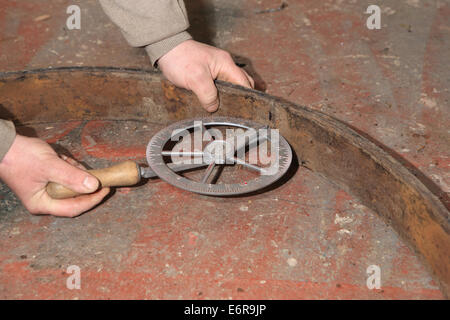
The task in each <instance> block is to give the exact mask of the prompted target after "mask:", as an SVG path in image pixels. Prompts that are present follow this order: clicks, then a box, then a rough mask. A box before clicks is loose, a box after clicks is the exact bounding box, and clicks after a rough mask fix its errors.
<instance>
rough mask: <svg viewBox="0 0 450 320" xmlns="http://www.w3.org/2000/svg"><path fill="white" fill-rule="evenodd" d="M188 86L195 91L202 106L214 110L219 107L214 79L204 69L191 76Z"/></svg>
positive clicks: (207, 109)
mask: <svg viewBox="0 0 450 320" xmlns="http://www.w3.org/2000/svg"><path fill="white" fill-rule="evenodd" d="M189 88H190V89H191V90H192V91H193V92H194V93H195V95H196V96H197V98H198V100H199V101H200V103H201V104H202V106H203V108H205V109H206V111H208V112H214V111H216V110H217V108H218V107H219V98H218V96H217V88H216V85H215V84H214V80H213V78H212V76H211V74H210V73H209V72H207V71H206V70H204V71H202V72H200V73H199V74H197V75H195V76H193V77H192V79H191V80H190V84H189Z"/></svg>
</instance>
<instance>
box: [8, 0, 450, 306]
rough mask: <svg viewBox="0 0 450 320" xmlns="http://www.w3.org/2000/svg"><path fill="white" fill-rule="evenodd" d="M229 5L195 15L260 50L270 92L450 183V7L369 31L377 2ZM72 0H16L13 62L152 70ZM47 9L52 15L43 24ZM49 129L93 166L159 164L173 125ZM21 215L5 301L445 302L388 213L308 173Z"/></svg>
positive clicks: (235, 48) (255, 52)
mask: <svg viewBox="0 0 450 320" xmlns="http://www.w3.org/2000/svg"><path fill="white" fill-rule="evenodd" d="M214 3H215V5H216V8H218V9H219V10H218V11H215V12H209V11H207V10H206V9H203V10H200V9H201V4H200V2H192V4H191V6H192V7H193V9H197V10H195V11H194V14H193V16H192V18H191V20H193V19H195V18H198V19H202V18H204V17H205V16H207V17H211V16H215V17H216V21H215V27H214V28H216V30H215V32H211V33H212V34H214V35H215V37H214V39H213V40H214V41H215V42H216V43H217V44H219V45H220V46H222V47H224V48H226V49H228V50H230V51H231V52H233V53H234V54H236V55H238V56H241V57H245V58H248V59H249V60H250V61H251V68H252V69H253V70H251V71H253V72H256V73H257V74H258V75H259V77H260V78H261V79H262V80H263V81H264V82H265V84H266V87H267V89H268V92H269V93H271V94H273V95H277V96H282V97H284V98H286V99H288V100H291V101H294V102H296V103H299V104H304V105H308V106H310V107H312V108H315V109H319V110H322V111H324V112H327V113H329V114H331V115H333V116H335V117H338V118H339V119H342V120H343V121H345V122H347V123H349V124H350V125H352V126H354V127H355V128H357V129H358V130H360V131H362V132H364V133H365V134H369V135H371V136H372V137H374V138H375V139H377V140H378V141H379V142H380V143H381V144H384V145H385V146H387V147H389V148H391V149H392V150H394V151H396V152H397V153H398V154H399V155H401V156H402V157H404V158H405V159H406V160H408V161H409V162H410V163H411V165H412V166H415V167H416V168H418V169H420V170H421V171H422V172H423V173H424V174H425V175H426V176H428V177H429V178H430V179H431V180H432V181H433V182H434V183H435V184H436V185H437V186H438V187H439V188H440V189H441V190H443V191H446V192H449V189H448V186H449V185H450V175H449V168H450V144H449V142H448V141H449V132H448V128H449V123H450V119H449V112H448V106H449V102H448V101H449V91H448V83H447V80H448V76H449V74H448V72H449V71H448V70H449V69H448V67H447V68H446V66H447V65H448V56H449V54H450V51H449V50H450V42H449V41H450V40H449V39H450V37H449V29H448V23H447V21H449V18H450V9H449V6H448V4H445V3H443V4H441V6H440V7H436V4H435V3H433V4H431V3H430V4H422V2H420V4H419V6H418V7H414V6H412V5H408V4H406V3H403V2H401V3H400V2H398V1H386V2H383V5H382V10H384V11H383V19H382V21H383V22H382V24H383V27H382V29H381V30H376V31H370V30H367V29H366V28H365V19H366V18H367V15H365V14H364V12H365V9H366V8H367V6H368V4H369V2H367V3H360V2H358V3H353V2H350V1H344V2H342V3H340V4H339V5H338V4H337V3H336V1H321V2H318V1H289V5H288V7H287V8H285V9H284V10H282V11H278V12H273V13H267V14H256V13H255V10H260V9H267V8H272V7H274V3H273V1H268V0H264V1H256V0H252V1H239V0H232V1H215V2H214ZM70 4H71V3H70ZM67 5H69V2H64V1H62V2H61V3H58V4H57V5H56V4H54V5H52V6H51V7H46V6H41V3H40V2H39V1H26V2H23V1H3V2H2V3H1V4H0V26H1V27H0V39H1V40H0V70H1V71H6V70H8V71H9V70H17V69H23V68H37V67H48V66H49V65H56V64H58V65H78V64H81V63H83V64H87V65H114V66H132V67H138V68H139V67H141V68H149V64H148V61H147V59H146V58H145V55H144V54H143V52H142V51H141V50H138V49H130V48H129V47H128V46H127V44H126V42H125V41H124V40H123V39H122V37H121V35H120V33H119V32H118V31H117V29H115V27H114V26H113V25H112V24H111V23H110V22H109V21H108V20H107V18H106V17H105V16H104V15H103V14H102V13H101V10H100V8H99V7H98V4H97V3H96V2H94V1H92V2H85V3H84V4H82V6H83V8H84V9H86V11H85V13H84V14H85V15H86V16H85V19H84V20H83V21H84V22H83V29H82V31H81V32H75V33H70V32H69V33H67V31H64V30H63V27H64V24H65V17H66V15H65V8H66V7H67ZM388 9H390V10H388ZM205 10H206V11H205ZM392 12H394V13H392ZM43 14H50V15H51V18H50V19H47V20H45V21H41V22H39V23H35V22H33V19H34V18H35V17H37V16H39V15H43ZM409 25H411V26H410V27H409ZM194 26H195V24H194ZM46 28H49V30H48V31H46ZM205 30H206V29H205V28H204V27H202V30H195V28H194V30H192V33H193V34H194V36H195V35H196V33H198V34H202V35H204V34H205ZM409 30H410V31H411V32H409ZM206 31H207V30H206ZM58 39H61V40H58ZM82 46H84V47H82ZM49 50H52V51H55V52H57V55H55V54H52V53H50V54H49V52H50V51H49ZM77 55H78V56H77ZM57 61H59V62H58V63H56V62H57ZM249 67H250V66H248V67H247V68H249ZM49 126H50V125H49ZM49 126H47V125H45V126H42V127H41V128H38V133H39V135H40V137H42V138H44V139H46V140H47V141H48V142H50V143H54V142H57V141H59V144H61V145H62V146H63V147H65V148H66V149H68V151H69V152H70V153H71V154H72V155H73V156H74V157H75V158H77V159H78V160H81V161H85V162H87V163H88V164H90V165H91V167H101V166H104V165H107V164H108V163H111V162H116V161H121V160H125V159H135V160H139V161H142V162H144V161H143V159H144V157H145V147H146V143H147V141H148V139H149V138H150V137H151V136H152V135H153V134H154V133H155V132H156V131H158V130H159V129H160V127H158V126H153V125H149V127H148V128H143V127H142V124H133V123H127V124H117V123H114V122H109V121H91V122H87V123H78V122H77V123H75V122H72V123H67V124H63V125H59V124H58V125H52V126H53V128H51V129H46V127H49ZM2 201H9V202H10V203H12V205H15V206H18V204H17V203H16V202H14V200H13V199H2ZM20 212H21V214H20V215H19V216H17V217H10V216H9V215H8V212H2V214H3V215H4V216H3V217H2V218H3V219H4V220H3V222H0V243H1V248H2V250H0V251H1V252H0V298H8V299H14V298H26V299H36V298H44V299H52V298H65V299H72V298H79V299H95V298H103V299H115V298H126V299H134V298H148V299H174V298H175V299H176V298H188V299H208V298H209V299H211V298H220V299H227V298H229V297H231V298H235V299H238V298H241V299H259V298H263V299H268V298H272V299H335V298H336V299H355V298H356V299H360V298H361V299H439V298H442V295H441V293H440V292H439V290H438V288H437V286H436V283H435V282H434V281H433V280H432V279H431V277H430V276H429V274H428V273H427V271H426V269H425V267H424V266H423V265H422V264H421V263H420V262H419V261H418V259H417V257H416V256H415V255H414V253H413V252H412V251H411V250H410V249H409V248H407V247H406V246H405V245H404V244H403V243H402V242H401V241H400V240H399V238H398V237H397V236H396V235H395V233H394V232H393V231H392V230H391V229H390V228H389V227H387V226H386V225H384V223H383V222H382V221H381V219H379V218H378V217H377V216H375V215H374V213H373V212H371V211H369V210H368V209H367V208H365V207H363V206H361V205H360V204H359V202H358V200H357V199H354V198H353V197H352V196H351V195H348V194H347V193H345V192H344V191H342V190H339V189H338V188H336V187H334V186H333V185H331V184H330V183H329V182H327V181H325V180H323V179H322V178H320V177H317V176H315V175H314V174H312V173H311V172H309V171H308V170H306V169H304V168H300V169H299V171H298V172H297V174H296V175H295V176H294V177H293V178H292V179H291V180H290V181H289V182H288V183H286V184H285V185H283V186H282V187H281V188H278V189H276V190H272V191H270V192H268V193H266V194H264V195H258V196H254V197H244V198H238V199H227V200H224V199H215V198H208V197H202V196H198V195H193V194H190V193H188V192H185V191H182V190H178V189H176V188H175V187H172V186H170V185H167V184H166V183H164V182H162V181H160V180H157V179H155V180H151V181H148V182H147V183H146V184H144V185H141V186H138V187H134V188H120V189H118V190H117V192H116V193H115V194H114V195H113V196H112V197H111V198H110V199H109V200H108V201H107V202H106V203H104V204H103V205H102V206H101V207H99V208H97V209H96V210H94V211H93V212H89V213H87V214H85V215H83V216H82V217H80V218H77V219H74V220H63V219H55V218H52V217H31V216H30V215H29V214H28V213H27V212H25V210H22V211H20ZM72 264H74V265H79V266H80V267H81V270H82V290H79V291H75V290H74V291H71V290H68V289H67V288H66V286H65V282H66V279H67V277H68V276H69V275H68V274H66V273H65V272H66V268H67V267H68V266H69V265H72ZM371 264H377V265H380V267H381V269H382V289H381V290H375V291H371V290H368V289H367V287H366V285H365V281H366V279H367V274H366V268H367V267H368V266H369V265H371Z"/></svg>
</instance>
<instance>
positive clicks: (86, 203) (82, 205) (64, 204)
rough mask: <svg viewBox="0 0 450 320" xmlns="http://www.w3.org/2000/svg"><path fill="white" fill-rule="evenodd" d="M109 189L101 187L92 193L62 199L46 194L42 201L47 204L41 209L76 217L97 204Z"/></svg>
mask: <svg viewBox="0 0 450 320" xmlns="http://www.w3.org/2000/svg"><path fill="white" fill-rule="evenodd" d="M109 191H110V189H109V188H103V189H101V190H99V191H97V192H95V193H92V194H88V195H82V196H78V197H75V198H71V199H64V200H55V199H52V198H51V197H50V196H48V195H46V196H47V199H46V201H44V203H45V202H46V203H47V205H46V207H45V208H44V209H42V210H41V211H42V213H45V214H51V215H54V216H59V217H76V216H79V215H80V214H82V213H83V212H86V211H88V210H90V209H92V208H93V207H95V206H96V205H97V204H99V203H100V202H101V201H102V200H103V198H104V197H105V196H106V195H107V194H108V193H109Z"/></svg>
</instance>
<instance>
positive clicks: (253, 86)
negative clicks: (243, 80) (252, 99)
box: [241, 69, 255, 89]
mask: <svg viewBox="0 0 450 320" xmlns="http://www.w3.org/2000/svg"><path fill="white" fill-rule="evenodd" d="M241 70H242V71H243V72H244V74H245V76H246V77H247V80H248V81H249V82H250V85H251V86H252V89H255V80H253V78H252V77H251V76H250V75H249V74H248V72H247V71H245V70H244V69H241Z"/></svg>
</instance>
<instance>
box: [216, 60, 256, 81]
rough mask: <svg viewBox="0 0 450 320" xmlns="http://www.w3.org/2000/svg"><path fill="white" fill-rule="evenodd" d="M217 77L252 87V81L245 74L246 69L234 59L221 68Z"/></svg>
mask: <svg viewBox="0 0 450 320" xmlns="http://www.w3.org/2000/svg"><path fill="white" fill-rule="evenodd" d="M217 78H218V79H219V80H224V81H228V82H231V83H234V84H238V85H240V86H243V87H246V88H251V83H250V81H249V79H248V78H247V76H246V75H245V73H244V70H242V69H241V68H239V67H238V66H236V65H235V64H234V62H233V61H231V62H229V63H227V64H226V66H224V67H223V68H222V69H221V70H220V72H219V74H218V76H217Z"/></svg>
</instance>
